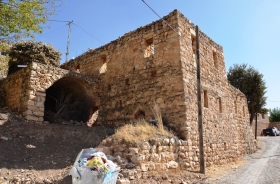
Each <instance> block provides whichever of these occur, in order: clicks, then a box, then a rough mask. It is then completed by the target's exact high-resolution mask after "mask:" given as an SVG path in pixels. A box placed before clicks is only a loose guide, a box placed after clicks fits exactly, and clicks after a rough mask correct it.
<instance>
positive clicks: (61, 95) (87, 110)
mask: <svg viewBox="0 0 280 184" xmlns="http://www.w3.org/2000/svg"><path fill="white" fill-rule="evenodd" d="M45 93H46V97H45V103H44V120H46V121H49V122H51V123H61V122H62V121H69V120H74V121H79V122H80V121H83V122H88V121H89V120H90V119H91V118H92V115H93V114H94V113H95V114H96V111H98V104H97V101H98V100H97V95H95V94H94V89H93V88H92V87H91V86H90V85H89V84H88V83H87V82H86V81H85V80H82V79H80V78H77V77H73V76H68V77H63V78H61V79H59V80H57V81H56V82H54V83H53V84H52V85H51V86H50V87H49V88H48V89H46V92H45Z"/></svg>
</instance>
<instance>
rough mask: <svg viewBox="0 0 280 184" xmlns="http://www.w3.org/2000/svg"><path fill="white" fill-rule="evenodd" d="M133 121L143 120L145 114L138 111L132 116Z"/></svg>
mask: <svg viewBox="0 0 280 184" xmlns="http://www.w3.org/2000/svg"><path fill="white" fill-rule="evenodd" d="M134 119H136V120H139V119H145V112H144V111H141V110H138V111H137V112H136V113H135V115H134Z"/></svg>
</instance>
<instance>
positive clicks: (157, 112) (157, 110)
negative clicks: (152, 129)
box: [151, 101, 164, 131]
mask: <svg viewBox="0 0 280 184" xmlns="http://www.w3.org/2000/svg"><path fill="white" fill-rule="evenodd" d="M151 110H152V112H153V114H154V116H155V119H156V121H157V126H158V129H159V130H160V131H162V130H163V129H164V128H163V122H162V116H161V110H160V107H159V105H158V104H157V103H156V101H153V105H152V107H151Z"/></svg>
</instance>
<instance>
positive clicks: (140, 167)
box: [98, 138, 256, 177]
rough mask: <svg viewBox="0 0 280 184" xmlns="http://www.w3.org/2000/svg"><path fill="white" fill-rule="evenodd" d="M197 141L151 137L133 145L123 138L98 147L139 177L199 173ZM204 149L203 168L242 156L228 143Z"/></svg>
mask: <svg viewBox="0 0 280 184" xmlns="http://www.w3.org/2000/svg"><path fill="white" fill-rule="evenodd" d="M196 142H197V141H192V140H191V139H188V140H186V141H184V140H180V139H176V138H154V139H151V140H149V141H144V142H142V143H140V144H137V145H133V144H132V143H129V142H127V141H125V140H123V139H117V138H107V139H105V140H103V141H102V143H101V144H100V145H99V146H98V147H101V148H103V150H104V153H105V154H106V155H109V157H110V158H109V159H111V160H113V161H115V162H116V163H118V165H120V166H121V168H122V169H136V170H137V171H138V172H137V173H138V175H139V174H140V175H141V174H142V176H144V175H146V174H145V172H148V171H149V172H153V171H155V172H161V171H166V170H176V169H180V170H189V171H196V170H198V169H199V146H198V145H196V144H195V143H196ZM251 144H252V145H255V144H256V141H255V140H253V141H252V142H251ZM240 146H241V147H242V146H243V145H240ZM254 147H255V146H254ZM204 149H205V163H206V166H210V165H213V164H215V165H219V164H224V163H229V162H233V161H235V160H237V159H238V158H239V157H240V156H242V155H244V154H245V153H244V152H243V151H242V150H241V149H240V148H239V147H238V146H237V147H234V146H229V145H227V143H223V144H210V145H209V146H207V145H206V144H205V148H204ZM252 151H255V149H254V150H252ZM110 155H112V157H111V156H110ZM218 155H223V156H218ZM138 177H139V176H138Z"/></svg>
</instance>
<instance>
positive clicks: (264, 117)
mask: <svg viewBox="0 0 280 184" xmlns="http://www.w3.org/2000/svg"><path fill="white" fill-rule="evenodd" d="M257 123H258V125H257V135H258V136H260V135H262V130H263V129H265V128H267V127H269V116H268V113H266V114H258V116H257ZM255 126H256V117H255V118H254V120H253V121H252V125H251V128H252V131H253V132H254V134H255Z"/></svg>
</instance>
